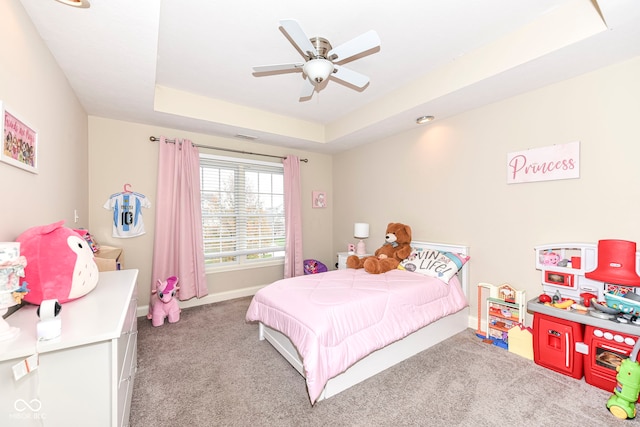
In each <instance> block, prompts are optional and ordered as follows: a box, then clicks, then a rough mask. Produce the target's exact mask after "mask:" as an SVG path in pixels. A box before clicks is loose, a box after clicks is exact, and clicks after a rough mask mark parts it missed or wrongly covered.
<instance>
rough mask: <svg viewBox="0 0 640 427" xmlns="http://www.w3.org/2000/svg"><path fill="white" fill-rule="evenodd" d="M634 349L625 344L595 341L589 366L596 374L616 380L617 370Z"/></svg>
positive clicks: (590, 354)
mask: <svg viewBox="0 0 640 427" xmlns="http://www.w3.org/2000/svg"><path fill="white" fill-rule="evenodd" d="M631 350H632V347H631V346H629V345H626V344H623V343H617V342H611V341H605V340H600V339H594V340H593V343H592V348H591V350H590V351H589V358H590V359H591V360H590V362H589V364H590V365H591V368H592V369H593V370H594V371H595V372H599V373H600V374H601V375H606V376H610V377H611V378H615V376H616V375H617V371H616V368H617V367H618V366H620V363H622V361H623V360H624V359H627V358H628V357H629V355H630V354H631Z"/></svg>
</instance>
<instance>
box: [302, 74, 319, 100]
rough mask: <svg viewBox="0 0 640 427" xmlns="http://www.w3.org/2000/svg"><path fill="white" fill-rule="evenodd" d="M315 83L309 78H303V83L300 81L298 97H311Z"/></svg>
mask: <svg viewBox="0 0 640 427" xmlns="http://www.w3.org/2000/svg"><path fill="white" fill-rule="evenodd" d="M315 88H316V87H315V85H314V84H313V83H311V80H309V78H305V79H304V83H302V90H301V91H300V99H301V100H304V99H307V98H311V96H313V91H314V90H315Z"/></svg>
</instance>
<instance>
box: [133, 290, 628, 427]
mask: <svg viewBox="0 0 640 427" xmlns="http://www.w3.org/2000/svg"><path fill="white" fill-rule="evenodd" d="M249 302H250V298H242V299H237V300H233V301H225V302H222V303H216V304H210V305H206V306H199V307H193V308H188V309H185V310H183V311H182V316H181V319H180V321H179V322H178V323H176V324H165V325H164V326H161V327H158V328H153V327H152V326H151V322H150V321H149V320H147V319H145V318H139V319H138V328H139V333H138V373H137V376H136V379H135V384H134V391H133V403H132V409H131V419H130V424H131V426H133V427H163V426H167V427H176V426H191V427H196V426H327V425H331V426H532V427H533V426H535V427H541V426H553V427H560V426H580V427H590V426H594V427H596V426H598V427H602V426H627V427H631V426H640V421H639V420H638V419H637V418H636V419H633V420H624V421H623V420H619V419H617V418H615V417H614V416H613V415H612V414H611V413H610V412H609V411H608V410H607V408H606V406H605V405H606V402H607V399H608V398H609V396H610V395H611V393H609V392H606V391H604V390H600V389H598V388H596V387H593V386H591V385H589V384H586V383H585V382H584V381H583V380H575V379H573V378H570V377H566V376H564V375H561V374H557V373H555V372H553V371H550V370H548V369H545V368H542V367H540V366H538V365H536V364H535V363H533V362H532V361H530V360H527V359H525V358H522V357H520V356H518V355H515V354H513V353H509V352H508V351H506V350H503V349H500V348H498V347H495V346H491V345H488V344H485V343H483V342H482V341H481V340H480V339H478V338H477V337H476V336H475V334H474V333H473V331H471V330H468V331H465V332H462V333H460V334H458V335H456V336H454V337H452V338H450V339H448V340H446V341H444V342H442V343H440V344H438V345H436V346H434V347H432V348H431V349H429V350H426V351H424V352H422V353H420V354H418V355H416V356H414V357H412V358H411V359H409V360H406V361H405V362H402V363H400V364H398V365H396V366H394V367H393V368H391V369H388V370H387V371H385V372H382V373H380V374H378V375H377V376H375V377H373V378H371V379H369V380H367V381H365V382H363V383H360V384H358V385H356V386H354V387H352V388H351V389H349V390H346V391H344V392H342V393H340V394H338V395H336V396H334V397H331V398H330V399H327V400H324V401H321V402H319V403H317V404H316V405H314V406H311V404H310V402H309V397H308V395H307V392H306V388H305V382H304V379H303V378H302V377H301V376H300V375H299V374H298V373H297V371H295V370H294V369H293V368H292V367H291V366H290V365H289V364H288V362H287V361H285V360H284V359H283V358H282V357H281V356H280V355H279V354H278V353H277V352H276V351H275V350H274V349H273V348H272V347H271V345H270V344H269V343H267V342H266V341H258V327H257V325H255V324H249V323H246V322H245V320H244V315H245V312H246V310H247V307H248V305H249Z"/></svg>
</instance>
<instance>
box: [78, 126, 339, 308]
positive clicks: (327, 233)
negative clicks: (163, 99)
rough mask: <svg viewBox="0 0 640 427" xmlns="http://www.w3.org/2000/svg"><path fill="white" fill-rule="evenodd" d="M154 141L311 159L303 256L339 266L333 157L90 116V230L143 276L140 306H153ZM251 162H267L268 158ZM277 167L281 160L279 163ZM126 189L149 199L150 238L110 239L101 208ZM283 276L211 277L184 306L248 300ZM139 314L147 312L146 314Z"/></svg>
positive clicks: (266, 272)
mask: <svg viewBox="0 0 640 427" xmlns="http://www.w3.org/2000/svg"><path fill="white" fill-rule="evenodd" d="M151 135H154V136H166V137H168V138H171V139H173V138H176V137H177V138H185V139H190V140H191V141H193V142H194V143H196V144H198V145H206V146H214V147H220V148H232V149H235V150H242V151H250V152H257V153H263V154H272V155H277V156H284V155H286V154H293V155H296V156H298V157H300V158H307V159H309V162H308V163H301V166H300V169H301V180H302V198H303V212H302V218H303V230H302V234H303V239H304V247H303V252H304V256H305V258H315V259H318V260H320V261H322V262H324V263H326V264H330V263H335V254H333V251H332V247H333V242H332V241H331V237H332V233H331V229H332V218H333V207H332V203H331V202H332V201H331V194H330V191H329V190H330V189H331V188H332V178H331V175H332V158H331V156H328V155H323V154H315V153H309V152H304V151H298V150H291V149H287V148H282V147H272V146H265V145H262V144H258V143H255V142H248V141H242V140H235V139H228V138H220V137H214V136H210V135H204V134H198V133H191V132H184V131H179V130H176V129H167V128H161V127H157V126H147V125H141V124H136V123H129V122H123V121H117V120H110V119H104V118H99V117H93V116H91V117H89V141H90V142H89V187H90V188H91V192H90V194H89V216H90V227H89V230H91V233H92V234H94V236H95V238H96V240H97V241H98V242H99V243H100V244H106V245H112V246H118V247H122V248H124V254H125V255H124V257H125V267H126V268H138V269H139V270H140V276H139V281H138V284H139V290H138V295H139V305H140V306H144V305H146V304H147V303H148V301H149V292H150V285H151V283H150V281H151V266H152V251H153V231H154V226H155V201H156V176H157V161H158V143H157V142H150V141H149V136H151ZM201 151H203V152H208V153H211V154H219V155H230V154H231V153H228V152H223V151H219V150H218V151H216V150H209V149H201ZM252 157H253V158H257V159H260V160H269V158H268V157H256V156H252ZM275 161H278V160H277V159H275ZM124 184H131V189H132V190H133V191H136V192H139V193H142V194H144V195H146V196H147V197H148V198H149V200H150V201H151V208H150V209H147V210H145V211H143V218H144V223H145V228H146V230H147V234H145V235H143V236H140V237H135V238H130V239H118V238H113V237H111V218H112V216H111V213H110V211H108V210H106V209H104V208H103V205H104V203H105V202H106V201H107V199H108V198H109V196H110V195H111V194H113V193H117V192H119V191H122V189H123V186H124ZM313 190H324V191H327V192H328V193H329V207H328V208H326V209H312V208H311V192H312V191H313ZM282 274H283V267H282V265H278V266H274V267H265V268H252V269H245V270H237V271H227V272H218V273H208V274H207V283H208V288H209V293H210V296H209V297H208V298H206V299H205V300H204V301H190V302H188V303H186V304H182V305H183V306H189V305H193V304H198V303H203V302H213V301H218V300H221V299H228V298H233V297H237V296H242V295H248V294H250V293H251V292H253V291H254V290H255V288H256V287H259V286H263V285H266V284H268V283H270V282H272V281H274V280H277V279H281V278H282ZM141 310H142V311H144V308H142V309H141Z"/></svg>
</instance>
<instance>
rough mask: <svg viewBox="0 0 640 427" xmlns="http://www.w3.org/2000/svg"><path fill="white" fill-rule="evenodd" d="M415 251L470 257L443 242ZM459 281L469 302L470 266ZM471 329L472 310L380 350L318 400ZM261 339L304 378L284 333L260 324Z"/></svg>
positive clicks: (336, 379)
mask: <svg viewBox="0 0 640 427" xmlns="http://www.w3.org/2000/svg"><path fill="white" fill-rule="evenodd" d="M411 245H412V247H414V248H419V247H423V248H430V249H437V250H441V251H448V252H456V253H461V254H465V255H468V254H469V248H468V247H467V246H460V245H449V244H442V243H431V242H417V241H413V242H412V243H411ZM458 278H459V280H460V283H461V284H462V290H463V291H464V294H465V295H466V297H467V301H468V300H469V263H467V264H465V265H464V266H463V267H462V269H461V270H460V272H459V273H458ZM468 327H469V307H465V308H464V309H462V310H460V311H458V312H457V313H454V314H451V315H449V316H446V317H443V318H441V319H439V320H437V321H435V322H433V323H431V324H429V325H427V326H425V327H424V328H422V329H419V330H417V331H416V332H414V333H412V334H411V335H408V336H407V337H405V338H403V339H401V340H399V341H396V342H394V343H392V344H389V345H388V346H386V347H384V348H381V349H380V350H377V351H375V352H373V353H371V354H369V355H368V356H366V357H365V358H363V359H361V360H360V361H358V362H356V363H355V364H354V365H352V366H351V367H350V368H349V369H347V370H346V371H345V372H343V373H341V374H339V375H337V376H335V377H333V378H331V379H330V380H329V381H328V382H327V385H326V386H325V388H324V390H323V392H322V394H321V395H320V397H319V398H318V401H320V400H323V399H327V398H329V397H331V396H335V395H336V394H338V393H340V392H341V391H344V390H346V389H348V388H349V387H352V386H354V385H356V384H358V383H360V382H362V381H364V380H366V379H367V378H371V377H372V376H374V375H376V374H378V373H380V372H382V371H384V370H385V369H388V368H390V367H392V366H394V365H396V364H398V363H400V362H402V361H403V360H406V359H408V358H409V357H411V356H414V355H416V354H418V353H420V352H421V351H423V350H426V349H428V348H429V347H432V346H433V345H435V344H437V343H439V342H441V341H444V340H445V339H447V338H449V337H451V336H453V335H455V334H457V333H459V332H462V331H463V330H465V329H467V328H468ZM259 338H260V340H267V341H268V342H269V343H271V345H273V347H274V348H275V349H276V350H277V351H278V352H279V353H280V354H282V356H283V357H284V358H285V359H287V360H288V361H289V363H291V365H292V366H293V367H294V368H295V369H296V370H297V371H298V372H299V373H300V375H302V376H303V377H304V368H303V366H302V360H301V358H300V355H299V354H298V351H297V350H296V348H295V347H294V345H293V344H292V343H291V341H290V340H289V338H287V337H286V336H285V335H284V334H282V333H280V332H278V331H276V330H275V329H272V328H270V327H268V326H266V325H264V324H263V323H260V324H259Z"/></svg>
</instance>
